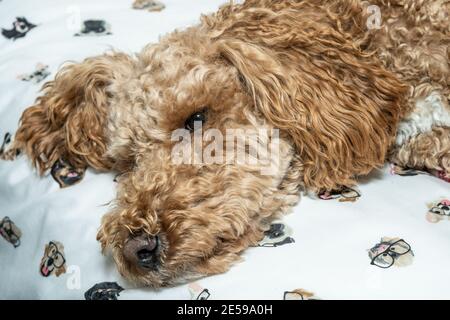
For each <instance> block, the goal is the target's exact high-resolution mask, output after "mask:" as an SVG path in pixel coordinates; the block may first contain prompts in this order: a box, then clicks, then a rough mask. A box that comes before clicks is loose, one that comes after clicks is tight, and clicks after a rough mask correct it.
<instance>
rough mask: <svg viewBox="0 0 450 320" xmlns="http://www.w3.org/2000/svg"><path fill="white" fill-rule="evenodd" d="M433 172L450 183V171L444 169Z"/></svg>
mask: <svg viewBox="0 0 450 320" xmlns="http://www.w3.org/2000/svg"><path fill="white" fill-rule="evenodd" d="M431 174H432V175H434V176H435V177H437V178H439V179H441V180H443V181H445V182H448V183H450V172H447V171H443V170H434V171H432V172H431Z"/></svg>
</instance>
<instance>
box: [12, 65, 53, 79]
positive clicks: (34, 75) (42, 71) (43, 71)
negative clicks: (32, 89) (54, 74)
mask: <svg viewBox="0 0 450 320" xmlns="http://www.w3.org/2000/svg"><path fill="white" fill-rule="evenodd" d="M49 75H50V71H48V66H47V65H45V64H42V63H38V64H37V65H36V70H35V71H33V72H31V73H29V74H22V75H19V76H17V78H18V79H20V80H22V81H30V82H32V83H34V84H38V83H40V82H42V81H43V80H44V79H45V78H47V77H48V76H49Z"/></svg>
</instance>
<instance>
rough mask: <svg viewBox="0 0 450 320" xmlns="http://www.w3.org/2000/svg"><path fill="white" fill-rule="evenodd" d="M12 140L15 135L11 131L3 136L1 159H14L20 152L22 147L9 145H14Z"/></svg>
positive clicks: (0, 151) (0, 149)
mask: <svg viewBox="0 0 450 320" xmlns="http://www.w3.org/2000/svg"><path fill="white" fill-rule="evenodd" d="M12 140H13V136H12V135H11V134H10V133H9V132H7V133H6V134H5V136H4V137H3V142H2V145H1V146H0V159H3V160H14V159H15V158H16V157H17V156H18V155H19V154H20V149H16V148H9V146H12V145H13V144H12V143H11V142H12Z"/></svg>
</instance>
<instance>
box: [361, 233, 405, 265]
mask: <svg viewBox="0 0 450 320" xmlns="http://www.w3.org/2000/svg"><path fill="white" fill-rule="evenodd" d="M368 252H369V258H370V260H371V261H370V264H371V265H374V266H377V267H379V268H383V269H387V268H390V267H392V266H394V265H395V266H397V267H404V266H408V265H410V264H412V262H413V258H414V253H413V251H412V249H411V246H410V245H409V243H407V242H406V241H405V240H403V239H400V238H389V237H383V238H381V241H380V242H379V243H377V244H376V245H375V246H374V247H373V248H371V249H369V250H368Z"/></svg>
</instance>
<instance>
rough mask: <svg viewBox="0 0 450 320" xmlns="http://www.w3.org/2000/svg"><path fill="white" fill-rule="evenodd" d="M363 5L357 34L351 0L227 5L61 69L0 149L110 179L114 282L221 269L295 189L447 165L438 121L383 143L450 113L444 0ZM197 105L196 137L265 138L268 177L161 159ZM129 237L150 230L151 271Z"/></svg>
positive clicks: (106, 232)
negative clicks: (432, 108) (144, 41)
mask: <svg viewBox="0 0 450 320" xmlns="http://www.w3.org/2000/svg"><path fill="white" fill-rule="evenodd" d="M371 4H376V5H378V6H379V7H380V8H381V13H382V17H383V25H382V27H381V28H380V29H372V30H368V28H367V26H366V21H367V18H368V12H367V10H366V9H367V4H365V3H364V2H362V1H358V0H296V1H295V0H247V1H245V3H244V4H233V3H230V4H227V5H224V6H223V7H222V8H221V9H220V10H219V11H218V12H217V13H215V14H212V15H209V16H204V17H203V18H202V22H201V23H200V24H199V25H198V26H195V27H191V28H188V29H187V30H184V31H177V32H174V33H172V34H170V35H168V36H166V37H164V38H163V39H162V40H161V41H160V42H159V43H158V44H153V45H149V46H147V47H146V48H144V50H143V51H142V52H141V53H140V54H138V55H136V56H135V57H130V56H127V55H125V54H121V53H111V54H106V55H103V56H100V57H94V58H89V59H86V60H85V61H84V62H82V63H79V64H70V65H68V66H66V67H64V68H63V69H62V70H61V71H60V72H59V73H58V75H57V76H56V78H55V80H54V81H52V82H50V83H48V84H46V85H45V87H44V93H43V96H42V97H40V98H38V100H37V102H36V105H34V106H33V107H31V108H29V109H28V110H26V111H25V112H24V114H23V116H22V119H21V125H20V128H19V130H18V131H17V133H16V136H15V141H14V146H13V148H12V150H10V152H9V153H7V154H5V155H4V156H5V157H8V155H9V156H11V155H12V154H14V152H13V151H14V150H15V149H20V150H24V151H25V152H26V154H27V155H28V156H29V157H30V158H31V159H32V161H33V162H34V163H35V164H36V165H37V167H38V168H39V169H40V172H41V173H42V172H44V171H45V170H46V169H48V168H49V167H50V166H51V165H52V164H53V163H54V162H55V161H56V160H57V159H59V158H64V159H66V160H67V161H68V162H70V163H71V164H72V165H73V166H77V167H80V166H91V167H93V168H95V169H98V170H117V171H119V172H120V173H122V175H121V176H120V178H119V180H118V182H119V186H118V195H117V200H116V202H115V206H114V208H113V209H112V211H111V212H110V213H108V214H107V215H106V216H105V217H104V218H103V224H102V227H101V228H100V231H99V233H98V239H99V240H100V242H101V243H102V246H103V248H104V249H106V248H110V249H111V250H112V253H113V256H114V258H115V261H116V263H117V266H118V269H119V271H120V272H121V273H122V274H123V275H124V276H125V277H127V278H128V279H130V280H133V281H135V282H137V283H142V284H145V285H149V286H154V287H160V286H165V285H170V284H173V283H176V282H179V281H184V280H186V279H189V278H194V277H198V276H201V275H208V274H216V273H220V272H224V271H226V270H227V269H228V268H229V267H230V265H231V264H232V263H233V262H235V261H237V260H238V258H239V253H241V252H242V251H243V250H244V249H245V248H247V247H248V246H250V245H254V244H256V243H257V241H258V240H259V239H261V238H262V235H263V231H264V230H265V229H267V227H268V224H269V222H270V221H271V220H273V219H274V218H275V217H277V216H279V215H281V214H283V213H285V212H287V211H288V210H289V208H290V207H292V206H293V205H294V204H295V203H296V202H297V201H298V199H299V193H300V190H302V189H309V190H314V191H318V190H323V189H336V188H339V187H341V186H343V185H345V186H351V185H353V184H355V182H356V179H357V177H358V176H361V175H365V174H367V173H369V172H370V171H371V170H373V169H374V168H378V167H380V166H382V165H383V163H384V162H385V160H386V158H387V157H391V158H392V159H396V160H398V161H399V162H401V164H407V165H409V166H410V165H412V166H420V167H422V166H425V167H428V166H431V167H432V168H433V169H436V168H440V169H445V170H449V163H448V161H449V160H448V159H449V156H450V155H449V146H450V141H449V138H448V135H449V129H448V127H446V126H445V123H444V124H441V127H439V126H438V127H435V126H434V127H433V128H432V131H430V132H420V130H419V132H416V133H417V137H409V136H404V137H403V140H405V141H404V142H405V143H400V144H399V143H397V144H396V142H395V141H396V138H397V142H398V141H399V140H398V137H396V136H397V131H398V128H399V126H401V123H402V121H404V119H407V117H409V116H411V115H414V114H415V112H416V109H417V106H416V102H417V100H419V99H424V98H426V97H427V96H428V95H430V94H432V93H433V94H435V95H436V94H437V95H439V97H440V99H441V101H442V106H441V107H442V108H443V110H446V111H445V112H449V113H450V111H449V107H448V99H449V93H450V92H449V81H450V72H449V64H448V61H449V59H448V58H449V41H450V37H449V19H448V11H449V1H445V0H427V1H425V0H374V1H372V3H371ZM205 109H206V112H207V115H208V121H207V123H206V124H205V127H206V128H218V129H220V130H222V131H225V129H226V128H261V127H270V128H277V129H280V130H281V134H280V157H279V158H280V159H279V161H277V162H276V163H275V167H276V172H275V174H274V175H263V174H261V172H260V171H259V170H258V169H259V168H258V167H257V166H254V165H253V166H252V165H248V164H239V165H238V164H233V165H230V164H223V165H220V164H214V165H195V166H194V165H174V164H172V162H171V161H170V160H171V149H172V147H173V145H174V143H173V142H172V141H171V139H170V138H171V132H172V131H173V130H175V129H177V128H181V127H183V126H184V122H185V120H186V119H187V118H188V117H189V116H190V115H192V114H193V113H195V112H196V111H199V110H205ZM419 120H420V119H419ZM408 123H409V122H408ZM411 123H413V124H415V122H411ZM411 123H409V125H412V124H411ZM405 125H406V124H405ZM405 132H406V131H405ZM410 138H412V140H411V141H409V139H410ZM430 158H434V160H433V161H430V160H428V159H430ZM142 233H145V234H149V235H157V234H158V235H159V237H160V242H161V244H160V245H161V252H160V257H159V260H160V261H159V262H160V263H159V267H158V269H157V270H151V271H149V270H144V269H142V268H139V267H138V266H136V265H133V264H132V263H131V262H129V261H127V259H126V258H125V256H124V254H123V251H122V249H123V246H124V244H125V243H126V242H127V241H128V239H130V237H133V236H134V235H136V234H142Z"/></svg>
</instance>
